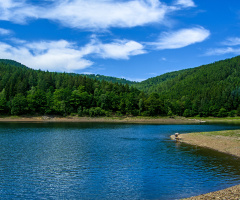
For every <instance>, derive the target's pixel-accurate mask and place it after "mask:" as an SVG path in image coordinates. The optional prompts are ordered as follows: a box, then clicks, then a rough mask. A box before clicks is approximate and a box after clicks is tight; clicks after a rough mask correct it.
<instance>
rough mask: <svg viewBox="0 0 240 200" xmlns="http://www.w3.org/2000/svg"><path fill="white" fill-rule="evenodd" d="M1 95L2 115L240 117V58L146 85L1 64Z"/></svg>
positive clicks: (147, 82) (170, 74)
mask: <svg viewBox="0 0 240 200" xmlns="http://www.w3.org/2000/svg"><path fill="white" fill-rule="evenodd" d="M137 88H138V89H137ZM140 90H142V91H140ZM0 91H1V92H0V114H1V115H6V114H12V115H22V114H40V115H42V114H57V115H63V116H66V115H70V114H71V113H77V114H78V115H79V116H91V117H96V116H111V115H116V116H123V115H130V116H132V115H134V116H135V115H142V116H165V115H168V116H170V117H172V116H174V115H178V116H184V117H192V116H201V117H207V116H214V117H226V116H231V117H233V116H236V115H238V116H240V106H239V105H240V56H238V57H235V58H232V59H228V60H224V61H219V62H215V63H212V64H210V65H204V66H200V67H197V68H192V69H186V70H181V71H177V72H171V73H166V74H164V75H161V76H158V77H155V78H150V79H148V80H146V81H143V82H141V83H134V82H131V81H127V80H125V79H118V78H113V77H107V76H101V75H78V74H67V73H55V72H44V71H41V70H33V69H30V68H27V67H26V66H24V65H22V64H20V63H17V62H15V61H11V60H0Z"/></svg>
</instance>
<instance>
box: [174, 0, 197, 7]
mask: <svg viewBox="0 0 240 200" xmlns="http://www.w3.org/2000/svg"><path fill="white" fill-rule="evenodd" d="M175 5H180V6H183V7H195V3H194V2H193V1H192V0H176V1H175Z"/></svg>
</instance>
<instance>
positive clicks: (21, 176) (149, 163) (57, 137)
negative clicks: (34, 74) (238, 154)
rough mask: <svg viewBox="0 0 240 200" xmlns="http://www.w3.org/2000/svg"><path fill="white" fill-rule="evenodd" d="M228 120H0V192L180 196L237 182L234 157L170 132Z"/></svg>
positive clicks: (239, 173) (9, 195) (239, 162)
mask: <svg viewBox="0 0 240 200" xmlns="http://www.w3.org/2000/svg"><path fill="white" fill-rule="evenodd" d="M238 128H239V129H240V126H233V125H232V126H230V125H131V124H98V123H87V124H84V123H0V198H1V199H111V200H112V199H113V200H115V199H180V198H184V197H189V196H193V195H198V194H201V193H206V192H210V191H214V190H219V189H223V188H226V187H229V186H232V185H234V184H239V183H240V169H239V166H240V159H236V158H233V157H230V156H227V155H225V154H222V153H217V152H215V151H212V150H206V149H202V148H196V147H192V146H189V145H183V144H181V145H179V144H177V143H175V142H174V141H171V140H170V139H169V136H170V135H171V134H174V133H175V132H179V133H187V132H196V131H215V130H224V129H238Z"/></svg>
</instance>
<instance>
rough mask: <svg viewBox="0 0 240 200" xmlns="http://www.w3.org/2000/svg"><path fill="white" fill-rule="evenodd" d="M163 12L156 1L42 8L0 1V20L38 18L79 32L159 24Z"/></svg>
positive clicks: (76, 1) (65, 2) (68, 2)
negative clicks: (81, 30) (82, 30)
mask: <svg viewBox="0 0 240 200" xmlns="http://www.w3.org/2000/svg"><path fill="white" fill-rule="evenodd" d="M167 11H168V7H167V6H166V5H165V4H162V3H160V1H158V0H131V1H130V0H129V1H121V0H118V1H116V0H58V1H56V0H55V1H53V3H49V4H46V5H45V6H44V7H43V6H40V5H38V6H37V5H33V4H29V3H27V2H26V1H24V0H23V1H17V0H0V13H1V14H0V20H7V21H12V22H14V23H25V22H26V20H28V19H37V18H39V19H40V18H42V19H49V20H53V21H58V22H60V23H61V24H63V25H64V26H67V27H74V28H81V29H82V28H84V29H106V28H109V27H135V26H142V25H145V24H148V23H161V22H163V19H164V17H165V14H166V12H167Z"/></svg>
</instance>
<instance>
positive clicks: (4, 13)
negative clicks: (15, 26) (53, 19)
mask: <svg viewBox="0 0 240 200" xmlns="http://www.w3.org/2000/svg"><path fill="white" fill-rule="evenodd" d="M38 11H39V8H37V7H36V6H32V5H30V4H27V3H26V2H25V0H22V1H16V0H0V13H1V14H0V20H5V21H12V22H15V23H20V24H22V23H25V22H26V20H27V19H32V18H38Z"/></svg>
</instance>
